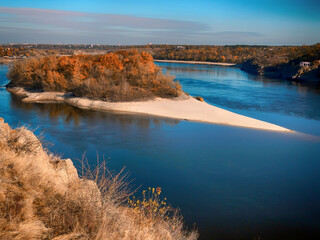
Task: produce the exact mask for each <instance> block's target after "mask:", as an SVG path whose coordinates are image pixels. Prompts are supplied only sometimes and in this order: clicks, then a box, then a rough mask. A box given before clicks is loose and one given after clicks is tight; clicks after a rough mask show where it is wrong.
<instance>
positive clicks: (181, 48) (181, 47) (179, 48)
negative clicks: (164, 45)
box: [176, 46, 185, 50]
mask: <svg viewBox="0 0 320 240" xmlns="http://www.w3.org/2000/svg"><path fill="white" fill-rule="evenodd" d="M184 49H185V47H184V46H177V47H176V50H184Z"/></svg>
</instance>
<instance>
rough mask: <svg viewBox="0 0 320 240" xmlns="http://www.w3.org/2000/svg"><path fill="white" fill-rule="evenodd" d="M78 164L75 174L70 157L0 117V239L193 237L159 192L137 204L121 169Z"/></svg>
mask: <svg viewBox="0 0 320 240" xmlns="http://www.w3.org/2000/svg"><path fill="white" fill-rule="evenodd" d="M80 169H82V171H80V172H81V173H80V177H79V175H78V173H77V170H76V168H75V167H74V165H73V163H72V162H71V160H70V159H66V160H63V159H60V158H59V157H56V156H54V155H52V154H50V153H49V152H48V151H47V150H45V149H44V148H43V147H42V144H41V142H40V141H39V140H38V139H37V138H36V137H35V135H34V134H33V133H32V132H31V131H29V130H27V129H26V128H23V127H22V128H18V129H14V130H13V129H11V128H10V127H9V126H8V124H5V123H4V121H3V119H1V118H0V239H1V240H2V239H3V240H4V239H14V240H22V239H54V240H67V239H68V240H71V239H78V240H79V239H80V240H81V239H96V240H98V239H99V240H100V239H101V240H102V239H110V240H111V239H112V240H113V239H181V240H182V239H188V240H192V239H196V238H197V233H196V232H187V231H185V230H184V228H183V224H182V220H181V218H180V217H179V215H176V214H175V213H174V211H172V210H171V209H170V208H166V206H164V205H163V202H162V203H161V201H160V198H159V195H157V196H156V195H153V196H152V195H150V196H151V198H145V199H144V200H143V201H142V202H143V203H141V204H139V203H138V207H137V202H136V200H132V199H134V198H133V197H130V196H129V195H130V194H129V193H130V192H129V190H128V184H127V183H126V181H125V179H126V175H125V174H123V172H120V173H119V174H114V173H112V172H110V171H108V169H107V168H106V167H105V165H104V164H100V165H99V166H98V167H97V168H95V169H94V170H91V169H90V166H89V164H86V162H83V164H82V168H80ZM154 193H155V192H154V190H153V194H154ZM158 193H159V190H158V189H157V190H156V194H158ZM159 194H160V193H159ZM148 201H149V202H150V203H149V202H148ZM147 202H148V203H147ZM147 204H151V205H150V206H151V209H152V211H150V207H149V208H148V206H147ZM157 204H160V205H157ZM157 206H158V207H159V209H158V210H156V211H155V209H156V208H158V207H157Z"/></svg>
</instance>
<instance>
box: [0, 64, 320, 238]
mask: <svg viewBox="0 0 320 240" xmlns="http://www.w3.org/2000/svg"><path fill="white" fill-rule="evenodd" d="M158 65H160V66H162V67H163V68H164V71H170V72H171V74H173V75H175V76H176V78H177V79H179V81H180V83H181V84H182V86H183V89H184V90H185V91H186V92H188V93H190V94H191V95H195V96H198V95H199V96H202V97H203V98H204V99H205V101H206V102H208V103H211V104H214V105H216V106H218V107H222V108H225V109H228V110H231V111H234V112H237V113H240V114H244V115H247V116H250V117H255V118H258V119H261V120H264V121H268V122H272V123H275V124H278V125H281V126H284V127H286V128H289V129H292V130H295V131H296V132H295V133H279V132H270V131H261V130H254V129H246V128H238V127H231V126H224V125H215V124H206V123H194V122H188V121H179V120H174V119H166V118H158V117H150V116H145V115H131V114H118V113H102V112H94V111H88V110H80V109H76V108H73V107H70V106H66V105H64V104H60V105H59V104H23V103H21V101H20V99H19V98H17V97H14V96H12V95H11V94H10V93H8V92H7V91H6V90H5V89H4V88H0V117H3V118H4V119H5V121H6V122H8V123H9V124H10V125H12V126H19V125H28V126H29V127H30V128H32V129H35V132H36V133H40V132H42V131H43V132H44V136H45V140H46V141H47V142H50V143H52V145H51V144H49V145H48V148H49V149H50V150H51V151H52V152H54V153H57V154H62V156H63V157H65V158H71V159H72V160H74V161H76V159H81V158H82V155H83V154H84V153H85V154H86V157H87V158H88V161H89V162H90V163H92V164H94V163H96V161H97V160H96V159H97V154H99V156H100V158H103V157H104V158H105V159H107V160H108V165H109V168H110V169H113V170H115V171H119V170H120V169H122V168H123V167H124V166H125V167H126V170H127V171H128V172H129V173H130V179H134V181H133V184H134V185H135V186H136V187H138V186H141V188H140V189H139V190H138V191H139V192H140V190H141V191H142V189H146V188H148V187H149V186H155V187H156V186H160V187H162V190H163V193H162V194H163V197H166V198H167V199H168V202H169V203H171V205H172V206H174V207H179V208H180V209H181V213H182V215H183V216H184V219H185V221H186V223H187V225H188V226H189V227H193V226H195V227H196V228H197V229H198V230H199V233H200V239H235V240H238V239H281V240H287V239H288V240H289V239H290V240H292V239H316V238H320V204H319V202H320V174H319V173H320V157H319V156H320V91H319V89H314V88H309V87H306V86H299V85H293V84H292V83H289V82H286V81H284V80H274V79H267V78H264V77H256V76H253V75H250V74H247V73H245V72H243V71H241V70H239V69H237V68H233V67H221V66H208V65H189V64H173V63H170V64H169V63H158ZM7 71H8V67H7V66H5V65H0V85H4V84H6V83H7V82H8V79H7V78H6V73H7Z"/></svg>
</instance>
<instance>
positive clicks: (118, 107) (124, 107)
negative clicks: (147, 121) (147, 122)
mask: <svg viewBox="0 0 320 240" xmlns="http://www.w3.org/2000/svg"><path fill="white" fill-rule="evenodd" d="M7 91H9V92H11V93H13V94H15V95H19V96H22V97H23V99H22V102H25V103H67V104H69V105H72V106H74V107H78V108H82V109H91V110H97V111H118V112H128V113H136V114H148V115H153V116H160V117H167V118H174V119H180V120H188V121H195V122H206V123H214V124H225V125H231V126H237V127H246V128H255V129H261V130H270V131H282V132H292V131H291V130H289V129H287V128H284V127H281V126H278V125H275V124H271V123H268V122H264V121H260V120H257V119H254V118H250V117H246V116H243V115H240V114H236V113H233V112H230V111H227V110H224V109H222V108H218V107H215V106H213V105H210V104H207V103H205V102H200V101H198V100H196V99H195V98H193V97H186V98H177V99H164V98H155V99H153V100H150V101H140V102H105V101H101V100H92V99H87V98H79V97H74V96H72V94H71V93H63V92H29V91H27V90H25V89H24V88H21V87H14V88H8V89H7Z"/></svg>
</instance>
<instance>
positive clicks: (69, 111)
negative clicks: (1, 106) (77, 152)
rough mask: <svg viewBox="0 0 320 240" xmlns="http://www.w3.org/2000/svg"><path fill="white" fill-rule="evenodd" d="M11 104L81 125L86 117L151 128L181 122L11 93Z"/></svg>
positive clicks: (95, 120) (94, 121) (93, 121)
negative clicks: (23, 97)
mask: <svg viewBox="0 0 320 240" xmlns="http://www.w3.org/2000/svg"><path fill="white" fill-rule="evenodd" d="M10 106H11V108H12V109H19V110H23V111H25V112H26V111H29V112H34V111H35V112H37V114H38V115H39V116H41V117H42V118H48V119H50V121H55V122H57V121H59V120H61V119H62V120H63V121H64V122H65V123H69V124H72V125H74V126H80V124H81V120H83V119H86V120H87V121H90V122H91V123H93V124H94V123H97V122H101V121H103V122H104V123H105V124H106V125H114V124H117V125H121V126H123V127H125V126H127V125H136V126H139V127H140V128H144V129H149V128H150V127H151V126H161V125H162V124H168V125H171V126H173V125H176V124H178V123H179V122H180V120H177V119H169V118H159V117H152V116H146V115H136V114H124V113H115V112H98V111H90V110H83V109H79V108H75V107H73V106H70V105H67V104H52V103H47V104H40V103H39V104H37V103H23V102H22V101H21V97H18V96H15V95H13V94H11V101H10Z"/></svg>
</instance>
